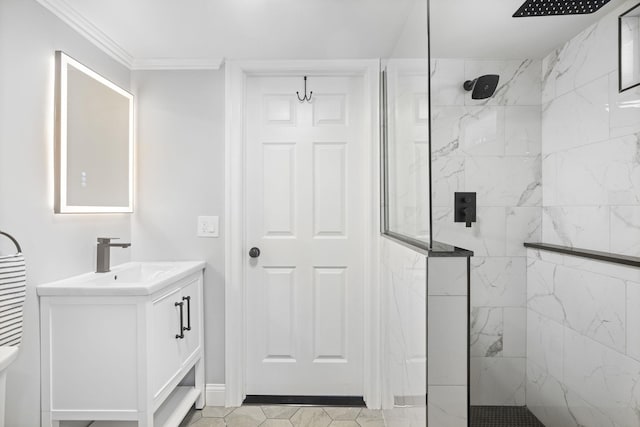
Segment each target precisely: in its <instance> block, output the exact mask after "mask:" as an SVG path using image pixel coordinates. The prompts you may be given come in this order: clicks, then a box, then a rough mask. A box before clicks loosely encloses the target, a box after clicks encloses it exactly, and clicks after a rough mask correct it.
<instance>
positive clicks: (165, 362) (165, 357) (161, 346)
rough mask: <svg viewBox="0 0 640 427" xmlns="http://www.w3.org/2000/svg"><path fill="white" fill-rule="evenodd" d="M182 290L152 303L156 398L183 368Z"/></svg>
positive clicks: (154, 392)
mask: <svg viewBox="0 0 640 427" xmlns="http://www.w3.org/2000/svg"><path fill="white" fill-rule="evenodd" d="M180 291H181V290H180V289H175V290H173V291H172V292H170V293H168V294H165V295H162V296H161V297H160V298H158V299H156V300H154V301H153V303H152V309H151V312H152V313H151V318H152V323H151V325H150V334H151V353H150V359H151V367H150V374H151V390H152V391H153V397H154V398H155V397H156V396H157V395H158V393H159V392H160V391H161V390H162V389H163V388H164V387H165V386H166V384H167V383H168V382H169V381H170V380H171V379H172V378H173V376H174V375H175V374H176V372H178V371H179V370H180V368H181V367H182V362H183V357H182V354H181V353H182V351H181V348H180V347H181V345H180V341H182V340H181V339H179V338H176V335H179V334H180V306H176V303H180V302H182V294H181V292H180Z"/></svg>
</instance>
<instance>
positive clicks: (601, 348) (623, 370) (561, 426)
mask: <svg viewBox="0 0 640 427" xmlns="http://www.w3.org/2000/svg"><path fill="white" fill-rule="evenodd" d="M527 252H528V255H529V256H528V263H527V278H528V282H527V284H528V292H527V307H528V316H527V386H526V402H527V406H528V407H529V408H530V410H531V411H532V412H533V413H534V414H535V415H536V416H537V417H538V418H539V419H540V420H541V421H542V422H543V423H544V424H545V425H546V426H547V427H565V426H575V427H578V426H586V427H600V426H616V427H632V426H637V425H638V424H639V423H640V417H639V414H640V387H639V384H640V361H639V359H638V356H640V351H639V350H640V340H639V339H638V338H637V336H640V315H637V314H636V313H637V311H638V310H637V306H636V304H637V303H638V301H640V283H638V282H636V281H633V280H630V279H636V280H637V278H638V271H637V270H638V269H632V268H629V267H626V266H619V265H616V264H611V263H607V262H602V261H596V260H591V259H584V258H579V257H575V256H571V255H564V254H557V253H555V254H548V253H543V252H544V251H537V250H531V249H529V250H528V251H527ZM634 270H636V271H634Z"/></svg>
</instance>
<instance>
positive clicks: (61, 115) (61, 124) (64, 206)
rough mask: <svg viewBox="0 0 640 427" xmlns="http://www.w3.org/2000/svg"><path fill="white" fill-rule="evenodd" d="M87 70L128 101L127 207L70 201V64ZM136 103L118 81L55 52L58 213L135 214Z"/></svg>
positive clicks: (55, 187)
mask: <svg viewBox="0 0 640 427" xmlns="http://www.w3.org/2000/svg"><path fill="white" fill-rule="evenodd" d="M70 66H71V67H73V68H74V69H76V70H78V71H80V72H82V73H84V74H85V75H87V76H88V77H90V78H92V79H94V80H95V81H96V82H98V83H100V84H102V85H104V86H106V87H107V88H109V89H110V90H112V91H114V92H116V93H117V94H119V95H121V96H123V97H124V98H126V99H127V101H128V106H129V120H128V127H129V129H128V139H129V141H128V157H129V159H128V166H127V167H128V176H129V180H128V192H129V194H128V203H127V206H79V205H71V204H69V201H68V197H67V184H68V183H67V177H68V174H67V173H68V172H67V160H68V154H69V153H68V149H69V144H68V140H67V126H68V120H67V114H68V105H67V93H68V70H69V67H70ZM133 114H134V105H133V95H132V94H131V93H129V92H127V91H126V90H124V89H122V88H121V87H119V86H118V85H116V84H115V83H113V82H111V81H110V80H108V79H106V78H105V77H103V76H101V75H100V74H98V73H96V72H95V71H93V70H91V69H90V68H88V67H86V66H85V65H83V64H81V63H80V62H78V61H76V60H75V59H73V58H71V57H70V56H68V55H67V54H65V53H64V52H62V51H56V52H55V130H54V212H55V213H132V212H133V165H134V117H133Z"/></svg>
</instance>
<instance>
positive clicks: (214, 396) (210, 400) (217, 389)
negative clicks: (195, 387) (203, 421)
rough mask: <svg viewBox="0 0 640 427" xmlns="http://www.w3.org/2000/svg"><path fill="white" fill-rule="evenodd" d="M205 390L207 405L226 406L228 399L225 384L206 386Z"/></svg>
mask: <svg viewBox="0 0 640 427" xmlns="http://www.w3.org/2000/svg"><path fill="white" fill-rule="evenodd" d="M204 390H205V397H204V400H205V405H207V406H224V403H225V399H226V394H225V386H224V384H206V385H205V388H204Z"/></svg>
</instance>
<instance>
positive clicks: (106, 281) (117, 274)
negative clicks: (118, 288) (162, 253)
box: [93, 262, 178, 285]
mask: <svg viewBox="0 0 640 427" xmlns="http://www.w3.org/2000/svg"><path fill="white" fill-rule="evenodd" d="M176 268H178V266H177V265H176V264H175V263H170V262H161V263H160V262H158V263H155V262H134V263H128V264H124V265H121V266H118V267H116V268H113V269H112V270H111V271H110V272H109V273H95V276H96V278H95V279H94V280H93V281H94V282H95V283H96V285H112V284H123V283H128V284H134V283H142V282H150V281H153V280H156V279H158V278H161V277H162V276H163V275H166V274H170V273H171V272H172V271H173V270H175V269H176Z"/></svg>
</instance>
